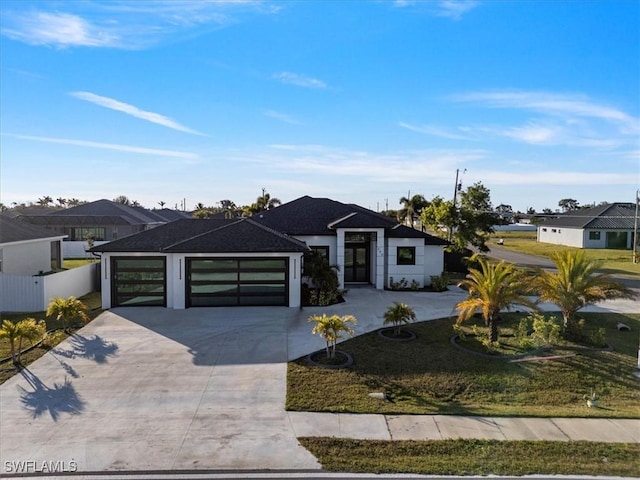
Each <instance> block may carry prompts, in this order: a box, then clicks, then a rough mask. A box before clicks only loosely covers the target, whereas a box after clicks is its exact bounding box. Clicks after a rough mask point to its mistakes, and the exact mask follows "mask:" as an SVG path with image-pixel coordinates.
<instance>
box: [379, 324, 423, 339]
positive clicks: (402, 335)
mask: <svg viewBox="0 0 640 480" xmlns="http://www.w3.org/2000/svg"><path fill="white" fill-rule="evenodd" d="M378 336H380V337H382V338H384V339H385V340H392V341H394V342H410V341H411V340H415V339H416V338H417V337H416V334H415V333H413V332H412V331H411V330H406V329H402V330H400V332H399V333H397V334H396V329H395V328H393V327H390V328H381V329H380V330H378Z"/></svg>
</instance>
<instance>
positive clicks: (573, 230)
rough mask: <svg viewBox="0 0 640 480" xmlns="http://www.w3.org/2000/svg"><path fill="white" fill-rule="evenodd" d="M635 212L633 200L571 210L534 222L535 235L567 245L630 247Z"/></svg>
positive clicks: (543, 239) (541, 239) (540, 239)
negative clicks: (535, 226)
mask: <svg viewBox="0 0 640 480" xmlns="http://www.w3.org/2000/svg"><path fill="white" fill-rule="evenodd" d="M635 215H636V206H635V204H633V203H612V204H608V205H600V206H598V207H593V208H585V209H580V210H574V211H571V212H568V213H565V214H562V215H560V216H558V217H556V218H552V219H549V220H547V221H545V222H544V223H541V224H540V225H538V233H537V239H538V241H539V242H543V243H554V244H557V245H566V246H568V247H578V248H613V249H632V248H633V232H634V221H635Z"/></svg>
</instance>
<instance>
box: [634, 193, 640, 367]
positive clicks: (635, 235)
mask: <svg viewBox="0 0 640 480" xmlns="http://www.w3.org/2000/svg"><path fill="white" fill-rule="evenodd" d="M638 195H640V189H638V190H636V214H635V217H634V219H633V263H638ZM638 362H640V357H639V359H638Z"/></svg>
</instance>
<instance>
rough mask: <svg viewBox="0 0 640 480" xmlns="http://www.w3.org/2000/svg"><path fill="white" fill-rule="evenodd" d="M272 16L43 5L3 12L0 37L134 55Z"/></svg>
mask: <svg viewBox="0 0 640 480" xmlns="http://www.w3.org/2000/svg"><path fill="white" fill-rule="evenodd" d="M48 6H49V8H47V7H48ZM63 9H64V10H66V11H63ZM277 11H278V8H268V7H265V6H264V5H263V3H262V2H260V1H242V0H235V1H234V0H209V1H204V0H203V1H198V2H184V1H179V0H145V1H136V2H131V1H126V0H125V1H110V2H66V3H60V2H51V3H49V4H47V3H44V2H43V3H41V4H40V5H39V8H38V9H30V10H28V11H17V10H15V9H11V8H10V7H7V8H5V11H4V12H3V21H2V28H0V33H1V34H2V35H5V36H7V37H9V38H11V39H13V40H17V41H20V42H23V43H27V44H29V45H42V46H51V47H55V48H69V47H102V48H122V49H133V50H136V49H142V48H148V47H150V46H153V45H156V44H157V43H159V42H161V41H163V40H165V39H167V38H171V37H174V36H176V35H178V36H180V35H182V34H186V33H188V34H189V35H194V34H198V33H204V32H207V31H209V30H210V29H211V28H222V27H225V26H227V25H230V24H233V23H237V22H238V21H239V20H238V16H239V15H240V14H243V13H246V12H251V13H255V12H258V13H275V12H277Z"/></svg>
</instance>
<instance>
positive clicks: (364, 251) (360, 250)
mask: <svg viewBox="0 0 640 480" xmlns="http://www.w3.org/2000/svg"><path fill="white" fill-rule="evenodd" d="M344 281H345V283H369V244H368V243H361V244H358V243H355V244H348V245H345V247H344Z"/></svg>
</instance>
